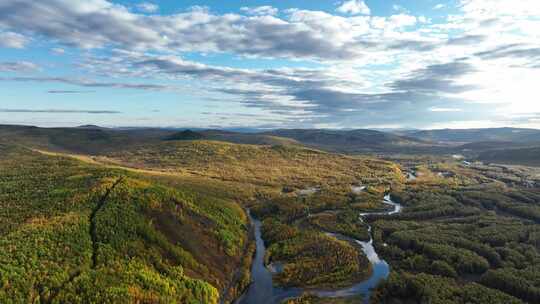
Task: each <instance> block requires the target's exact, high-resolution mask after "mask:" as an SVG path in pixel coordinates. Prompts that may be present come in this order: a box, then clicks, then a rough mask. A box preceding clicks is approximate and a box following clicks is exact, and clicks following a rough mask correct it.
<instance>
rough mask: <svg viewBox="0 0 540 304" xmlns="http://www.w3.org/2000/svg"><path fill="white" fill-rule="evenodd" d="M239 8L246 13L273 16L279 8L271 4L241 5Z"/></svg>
mask: <svg viewBox="0 0 540 304" xmlns="http://www.w3.org/2000/svg"><path fill="white" fill-rule="evenodd" d="M240 10H241V11H242V12H244V13H246V14H248V15H254V16H265V15H266V16H274V15H277V13H278V12H279V10H278V9H277V8H275V7H272V6H257V7H246V6H244V7H241V8H240Z"/></svg>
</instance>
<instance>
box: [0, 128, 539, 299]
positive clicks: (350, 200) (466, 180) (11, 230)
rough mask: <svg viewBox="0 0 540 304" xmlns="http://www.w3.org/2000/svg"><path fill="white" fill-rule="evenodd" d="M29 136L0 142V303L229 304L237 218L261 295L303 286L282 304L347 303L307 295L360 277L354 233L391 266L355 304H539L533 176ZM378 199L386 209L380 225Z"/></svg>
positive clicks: (244, 272) (428, 163)
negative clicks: (394, 207) (260, 246)
mask: <svg viewBox="0 0 540 304" xmlns="http://www.w3.org/2000/svg"><path fill="white" fill-rule="evenodd" d="M32 132H35V131H32ZM33 136H38V135H35V134H34V135H33ZM149 136H151V135H149ZM34 139H35V138H32V139H29V138H22V139H21V140H20V141H18V143H13V142H11V141H3V142H0V204H1V207H2V208H0V243H1V247H2V248H3V249H4V250H2V251H1V252H0V284H1V286H0V287H1V288H0V299H1V302H7V303H28V302H32V303H88V302H114V303H117V302H118V303H137V302H138V303H193V304H195V303H232V302H233V301H234V299H236V298H238V297H239V296H240V295H241V294H242V293H244V292H245V291H246V290H247V289H248V288H249V286H250V285H251V284H252V280H253V278H252V277H251V274H250V268H251V263H252V260H253V257H254V254H255V250H256V249H255V242H254V239H253V227H252V225H251V223H250V221H249V217H248V215H247V212H248V210H249V211H250V213H251V215H252V216H253V217H254V218H256V219H258V220H260V221H261V222H262V238H263V240H264V243H265V245H266V247H267V251H266V255H265V259H264V262H265V265H267V266H268V267H269V268H270V267H272V266H275V265H279V266H280V267H279V268H280V270H279V271H277V272H275V273H274V275H273V278H272V279H273V283H274V284H275V285H276V286H281V287H283V288H298V287H301V288H303V290H304V293H303V295H301V296H300V297H298V298H288V299H286V300H285V301H284V302H285V303H289V304H294V303H335V304H338V303H342V304H343V303H358V302H361V301H362V299H363V297H364V295H361V294H357V295H354V296H352V297H337V298H324V297H317V296H316V295H315V294H313V293H312V292H311V291H313V290H317V289H324V290H335V289H339V288H346V287H349V286H351V285H353V284H356V283H359V282H362V281H364V280H366V279H367V278H369V277H370V276H371V275H372V274H373V272H374V269H373V267H372V266H373V265H372V264H371V263H370V261H369V260H368V259H367V257H366V255H365V254H364V252H363V251H362V248H360V246H359V245H358V243H356V242H354V241H352V240H353V239H356V240H361V241H367V240H369V239H370V236H373V245H374V246H375V249H376V251H377V252H378V254H379V256H380V258H382V259H384V261H386V262H387V263H388V265H389V267H390V269H391V271H390V275H389V276H388V277H387V279H386V280H383V281H381V282H380V283H379V284H378V285H377V286H376V288H375V289H374V290H373V291H372V292H371V293H370V295H369V297H370V302H371V303H537V302H539V301H540V297H539V295H540V275H539V274H540V268H539V267H540V251H539V250H540V226H539V224H540V191H538V189H537V188H535V187H531V186H530V183H529V180H530V179H532V178H533V177H532V176H534V174H536V173H535V172H536V171H534V170H533V169H527V168H523V167H519V168H517V167H509V166H504V167H503V166H498V165H489V164H481V163H473V164H464V163H462V162H461V161H460V160H456V159H453V158H445V157H442V156H429V157H420V156H418V157H417V156H406V157H399V156H394V157H385V158H384V159H386V160H384V159H383V158H374V157H371V156H365V155H361V156H354V155H341V154H334V153H328V152H324V151H321V150H317V149H313V148H308V147H302V146H299V145H297V144H295V145H288V144H285V145H265V144H263V145H254V144H235V143H226V142H220V141H212V140H207V139H205V138H200V139H192V138H190V139H181V140H178V139H176V138H169V139H166V140H162V141H154V140H155V139H152V142H151V143H150V140H149V141H147V142H146V143H145V141H144V140H142V141H141V143H138V144H126V145H125V146H116V145H114V146H109V144H107V145H108V146H109V148H107V149H103V148H102V147H100V145H101V144H98V146H96V148H95V151H94V152H95V153H94V154H84V153H83V154H81V152H80V151H69V146H64V147H63V148H62V149H54V148H52V146H50V139H43V138H42V139H40V140H35V142H36V144H30V143H32V142H33V141H34ZM81 140H83V141H86V140H88V139H84V138H83V139H81ZM92 140H93V141H98V142H99V141H106V140H107V139H103V138H102V137H97V138H95V139H92ZM93 149H94V148H93ZM66 151H67V152H66ZM410 174H413V175H414V178H411V177H410ZM386 194H390V195H391V198H392V199H393V200H394V201H395V202H397V203H399V204H401V205H402V206H403V211H402V212H400V213H399V214H394V215H381V214H380V212H381V211H385V210H388V208H389V206H388V205H385V204H383V197H384V196H385V195H386ZM374 212H379V214H375V215H367V216H365V217H364V219H363V220H360V217H359V215H360V214H361V213H366V214H369V213H374ZM369 226H370V227H371V232H370V230H368V227H369ZM338 236H342V237H338Z"/></svg>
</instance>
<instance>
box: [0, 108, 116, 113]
mask: <svg viewBox="0 0 540 304" xmlns="http://www.w3.org/2000/svg"><path fill="white" fill-rule="evenodd" d="M0 113H45V114H121V113H122V112H119V111H107V110H64V109H44V110H36V109H1V108H0Z"/></svg>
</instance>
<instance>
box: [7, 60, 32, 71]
mask: <svg viewBox="0 0 540 304" xmlns="http://www.w3.org/2000/svg"><path fill="white" fill-rule="evenodd" d="M37 70H39V66H38V65H37V64H35V63H32V62H28V61H9V62H0V72H34V71H37Z"/></svg>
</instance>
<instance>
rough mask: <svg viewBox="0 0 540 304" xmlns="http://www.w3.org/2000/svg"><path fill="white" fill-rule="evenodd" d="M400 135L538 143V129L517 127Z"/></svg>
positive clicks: (422, 137) (438, 138)
mask: <svg viewBox="0 0 540 304" xmlns="http://www.w3.org/2000/svg"><path fill="white" fill-rule="evenodd" d="M399 134H401V135H406V136H410V137H413V138H416V139H420V140H425V141H431V142H451V143H472V142H527V143H531V142H536V143H540V130H536V129H518V128H491V129H444V130H422V131H405V132H400V133H399Z"/></svg>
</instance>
